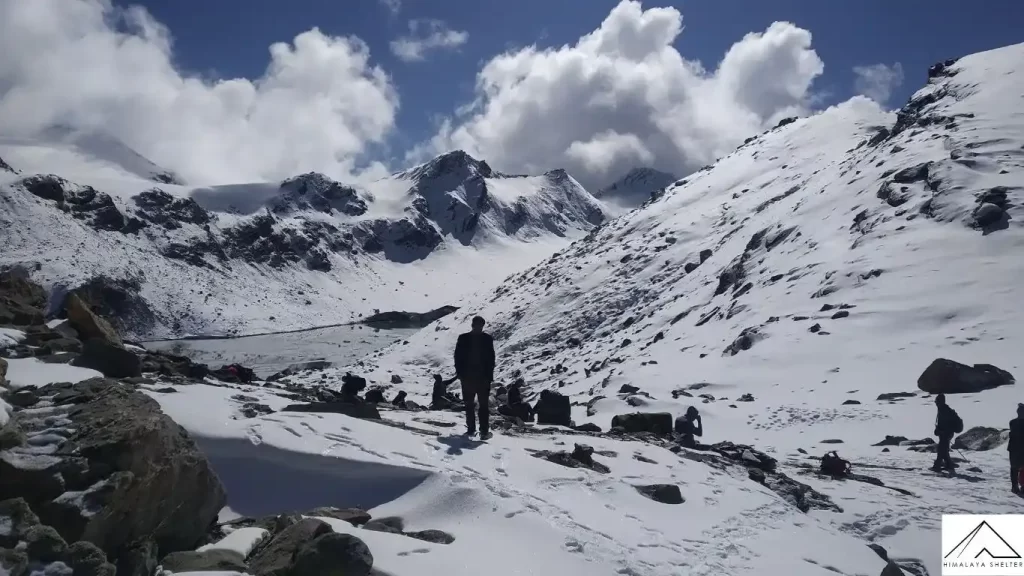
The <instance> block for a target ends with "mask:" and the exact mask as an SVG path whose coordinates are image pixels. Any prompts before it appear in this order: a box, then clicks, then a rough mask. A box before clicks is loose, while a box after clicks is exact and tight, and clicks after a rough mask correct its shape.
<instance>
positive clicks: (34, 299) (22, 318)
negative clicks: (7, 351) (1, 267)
mask: <svg viewBox="0 0 1024 576" xmlns="http://www.w3.org/2000/svg"><path fill="white" fill-rule="evenodd" d="M45 306H46V291H45V290H43V289H42V287H40V286H39V285H38V284H36V283H34V282H32V281H31V280H30V279H29V276H28V273H27V272H26V271H25V270H23V269H21V268H14V269H11V270H7V271H5V272H0V325H4V324H13V325H16V326H28V325H36V324H42V323H43V319H44V312H43V309H44V308H45Z"/></svg>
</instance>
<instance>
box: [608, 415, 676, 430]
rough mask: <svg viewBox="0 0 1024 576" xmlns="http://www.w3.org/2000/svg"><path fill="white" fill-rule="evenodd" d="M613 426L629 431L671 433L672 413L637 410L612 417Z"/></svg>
mask: <svg viewBox="0 0 1024 576" xmlns="http://www.w3.org/2000/svg"><path fill="white" fill-rule="evenodd" d="M612 428H620V429H622V430H623V431H624V432H627V433H636V432H650V433H652V434H661V435H669V434H671V433H672V414H670V413H668V412H635V413H633V414H619V415H617V416H614V417H612Z"/></svg>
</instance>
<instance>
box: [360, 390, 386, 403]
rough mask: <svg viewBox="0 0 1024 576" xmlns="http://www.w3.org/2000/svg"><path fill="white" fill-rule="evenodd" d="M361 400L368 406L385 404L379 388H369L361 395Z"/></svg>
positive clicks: (382, 392)
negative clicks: (368, 404)
mask: <svg viewBox="0 0 1024 576" xmlns="http://www.w3.org/2000/svg"><path fill="white" fill-rule="evenodd" d="M363 398H364V399H365V400H366V401H367V402H369V403H370V404H383V403H385V402H387V399H385V398H384V390H382V389H380V388H370V389H369V390H367V391H366V394H364V395H363Z"/></svg>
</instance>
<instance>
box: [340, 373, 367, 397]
mask: <svg viewBox="0 0 1024 576" xmlns="http://www.w3.org/2000/svg"><path fill="white" fill-rule="evenodd" d="M365 388H366V378H363V377H362V376H353V375H352V373H351V372H346V373H345V375H344V376H342V377H341V397H342V399H343V400H347V401H358V400H359V393H360V392H362V391H363V390H364V389H365Z"/></svg>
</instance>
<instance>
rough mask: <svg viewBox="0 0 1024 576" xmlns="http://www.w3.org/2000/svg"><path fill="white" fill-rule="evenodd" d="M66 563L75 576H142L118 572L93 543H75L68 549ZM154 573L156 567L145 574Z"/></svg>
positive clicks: (148, 575) (147, 575)
mask: <svg viewBox="0 0 1024 576" xmlns="http://www.w3.org/2000/svg"><path fill="white" fill-rule="evenodd" d="M65 563H66V564H67V565H68V566H69V567H70V568H71V571H72V573H73V574H74V576H115V574H119V575H121V576H137V575H138V576H141V573H138V572H136V573H132V572H128V571H125V572H120V571H118V570H117V569H116V568H115V567H114V565H113V564H110V563H109V562H107V557H106V555H105V554H103V551H102V550H100V549H99V548H97V547H96V545H95V544H93V543H92V542H85V541H81V542H75V543H74V544H72V545H71V546H70V547H68V551H67V555H66V558H65ZM154 571H156V565H154V566H153V571H151V572H148V573H145V574H146V576H150V575H151V574H153V572H154Z"/></svg>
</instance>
